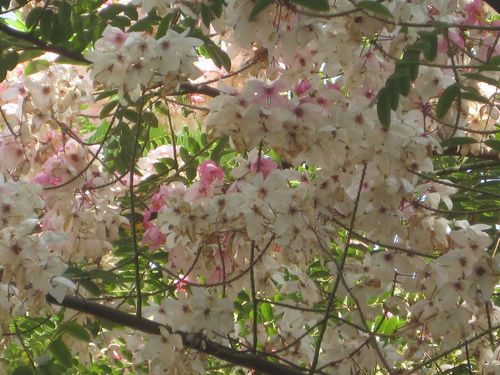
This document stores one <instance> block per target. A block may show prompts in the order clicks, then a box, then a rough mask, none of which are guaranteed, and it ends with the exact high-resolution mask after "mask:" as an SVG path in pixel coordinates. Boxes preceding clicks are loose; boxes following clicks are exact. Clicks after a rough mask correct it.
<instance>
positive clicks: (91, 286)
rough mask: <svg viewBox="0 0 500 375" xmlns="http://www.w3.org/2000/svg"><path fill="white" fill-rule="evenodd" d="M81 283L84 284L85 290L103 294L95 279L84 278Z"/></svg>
mask: <svg viewBox="0 0 500 375" xmlns="http://www.w3.org/2000/svg"><path fill="white" fill-rule="evenodd" d="M80 285H81V286H83V287H84V288H85V290H87V292H89V293H90V294H92V295H93V296H99V295H100V294H101V289H100V288H99V286H98V285H97V284H96V283H94V282H93V281H90V280H82V281H80Z"/></svg>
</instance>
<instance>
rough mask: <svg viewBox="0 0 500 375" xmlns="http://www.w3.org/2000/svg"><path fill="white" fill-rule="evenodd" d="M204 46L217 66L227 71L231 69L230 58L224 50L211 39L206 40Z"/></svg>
mask: <svg viewBox="0 0 500 375" xmlns="http://www.w3.org/2000/svg"><path fill="white" fill-rule="evenodd" d="M205 48H206V50H207V52H208V55H209V56H210V58H211V59H212V61H213V62H214V64H215V65H216V66H217V67H218V68H221V67H224V69H226V71H227V72H230V71H231V58H230V57H229V56H228V55H227V53H226V52H224V51H223V50H222V49H221V48H220V47H219V46H217V45H216V44H215V43H213V42H212V41H210V42H206V43H205Z"/></svg>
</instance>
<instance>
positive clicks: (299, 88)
mask: <svg viewBox="0 0 500 375" xmlns="http://www.w3.org/2000/svg"><path fill="white" fill-rule="evenodd" d="M311 87H312V84H311V82H309V81H307V80H306V81H300V82H299V83H298V84H297V85H296V86H295V88H294V89H293V90H294V91H295V93H296V94H297V95H299V96H300V95H302V94H304V93H306V92H308V91H309V90H310V89H311Z"/></svg>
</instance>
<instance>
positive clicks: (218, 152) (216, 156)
mask: <svg viewBox="0 0 500 375" xmlns="http://www.w3.org/2000/svg"><path fill="white" fill-rule="evenodd" d="M228 144H229V139H228V138H227V137H225V138H222V139H220V140H219V141H218V142H217V145H216V146H215V148H214V149H213V150H212V152H211V153H210V160H213V161H216V162H219V161H220V159H221V158H222V156H223V155H224V149H225V148H226V146H227V145H228Z"/></svg>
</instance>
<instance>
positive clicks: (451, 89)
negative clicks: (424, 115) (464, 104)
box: [436, 83, 460, 118]
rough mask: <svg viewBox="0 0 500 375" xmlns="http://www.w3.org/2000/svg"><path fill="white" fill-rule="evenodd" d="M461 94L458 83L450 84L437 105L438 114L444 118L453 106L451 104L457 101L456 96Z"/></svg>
mask: <svg viewBox="0 0 500 375" xmlns="http://www.w3.org/2000/svg"><path fill="white" fill-rule="evenodd" d="M458 95H460V88H459V87H458V85H457V84H456V83H454V84H452V85H451V86H448V87H447V88H446V89H445V90H444V91H443V93H442V94H441V97H440V98H439V100H438V102H437V105H436V116H437V117H439V118H443V117H444V115H446V113H447V112H448V110H449V109H450V107H451V104H452V103H453V102H454V101H455V98H456V97H457V96H458Z"/></svg>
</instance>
